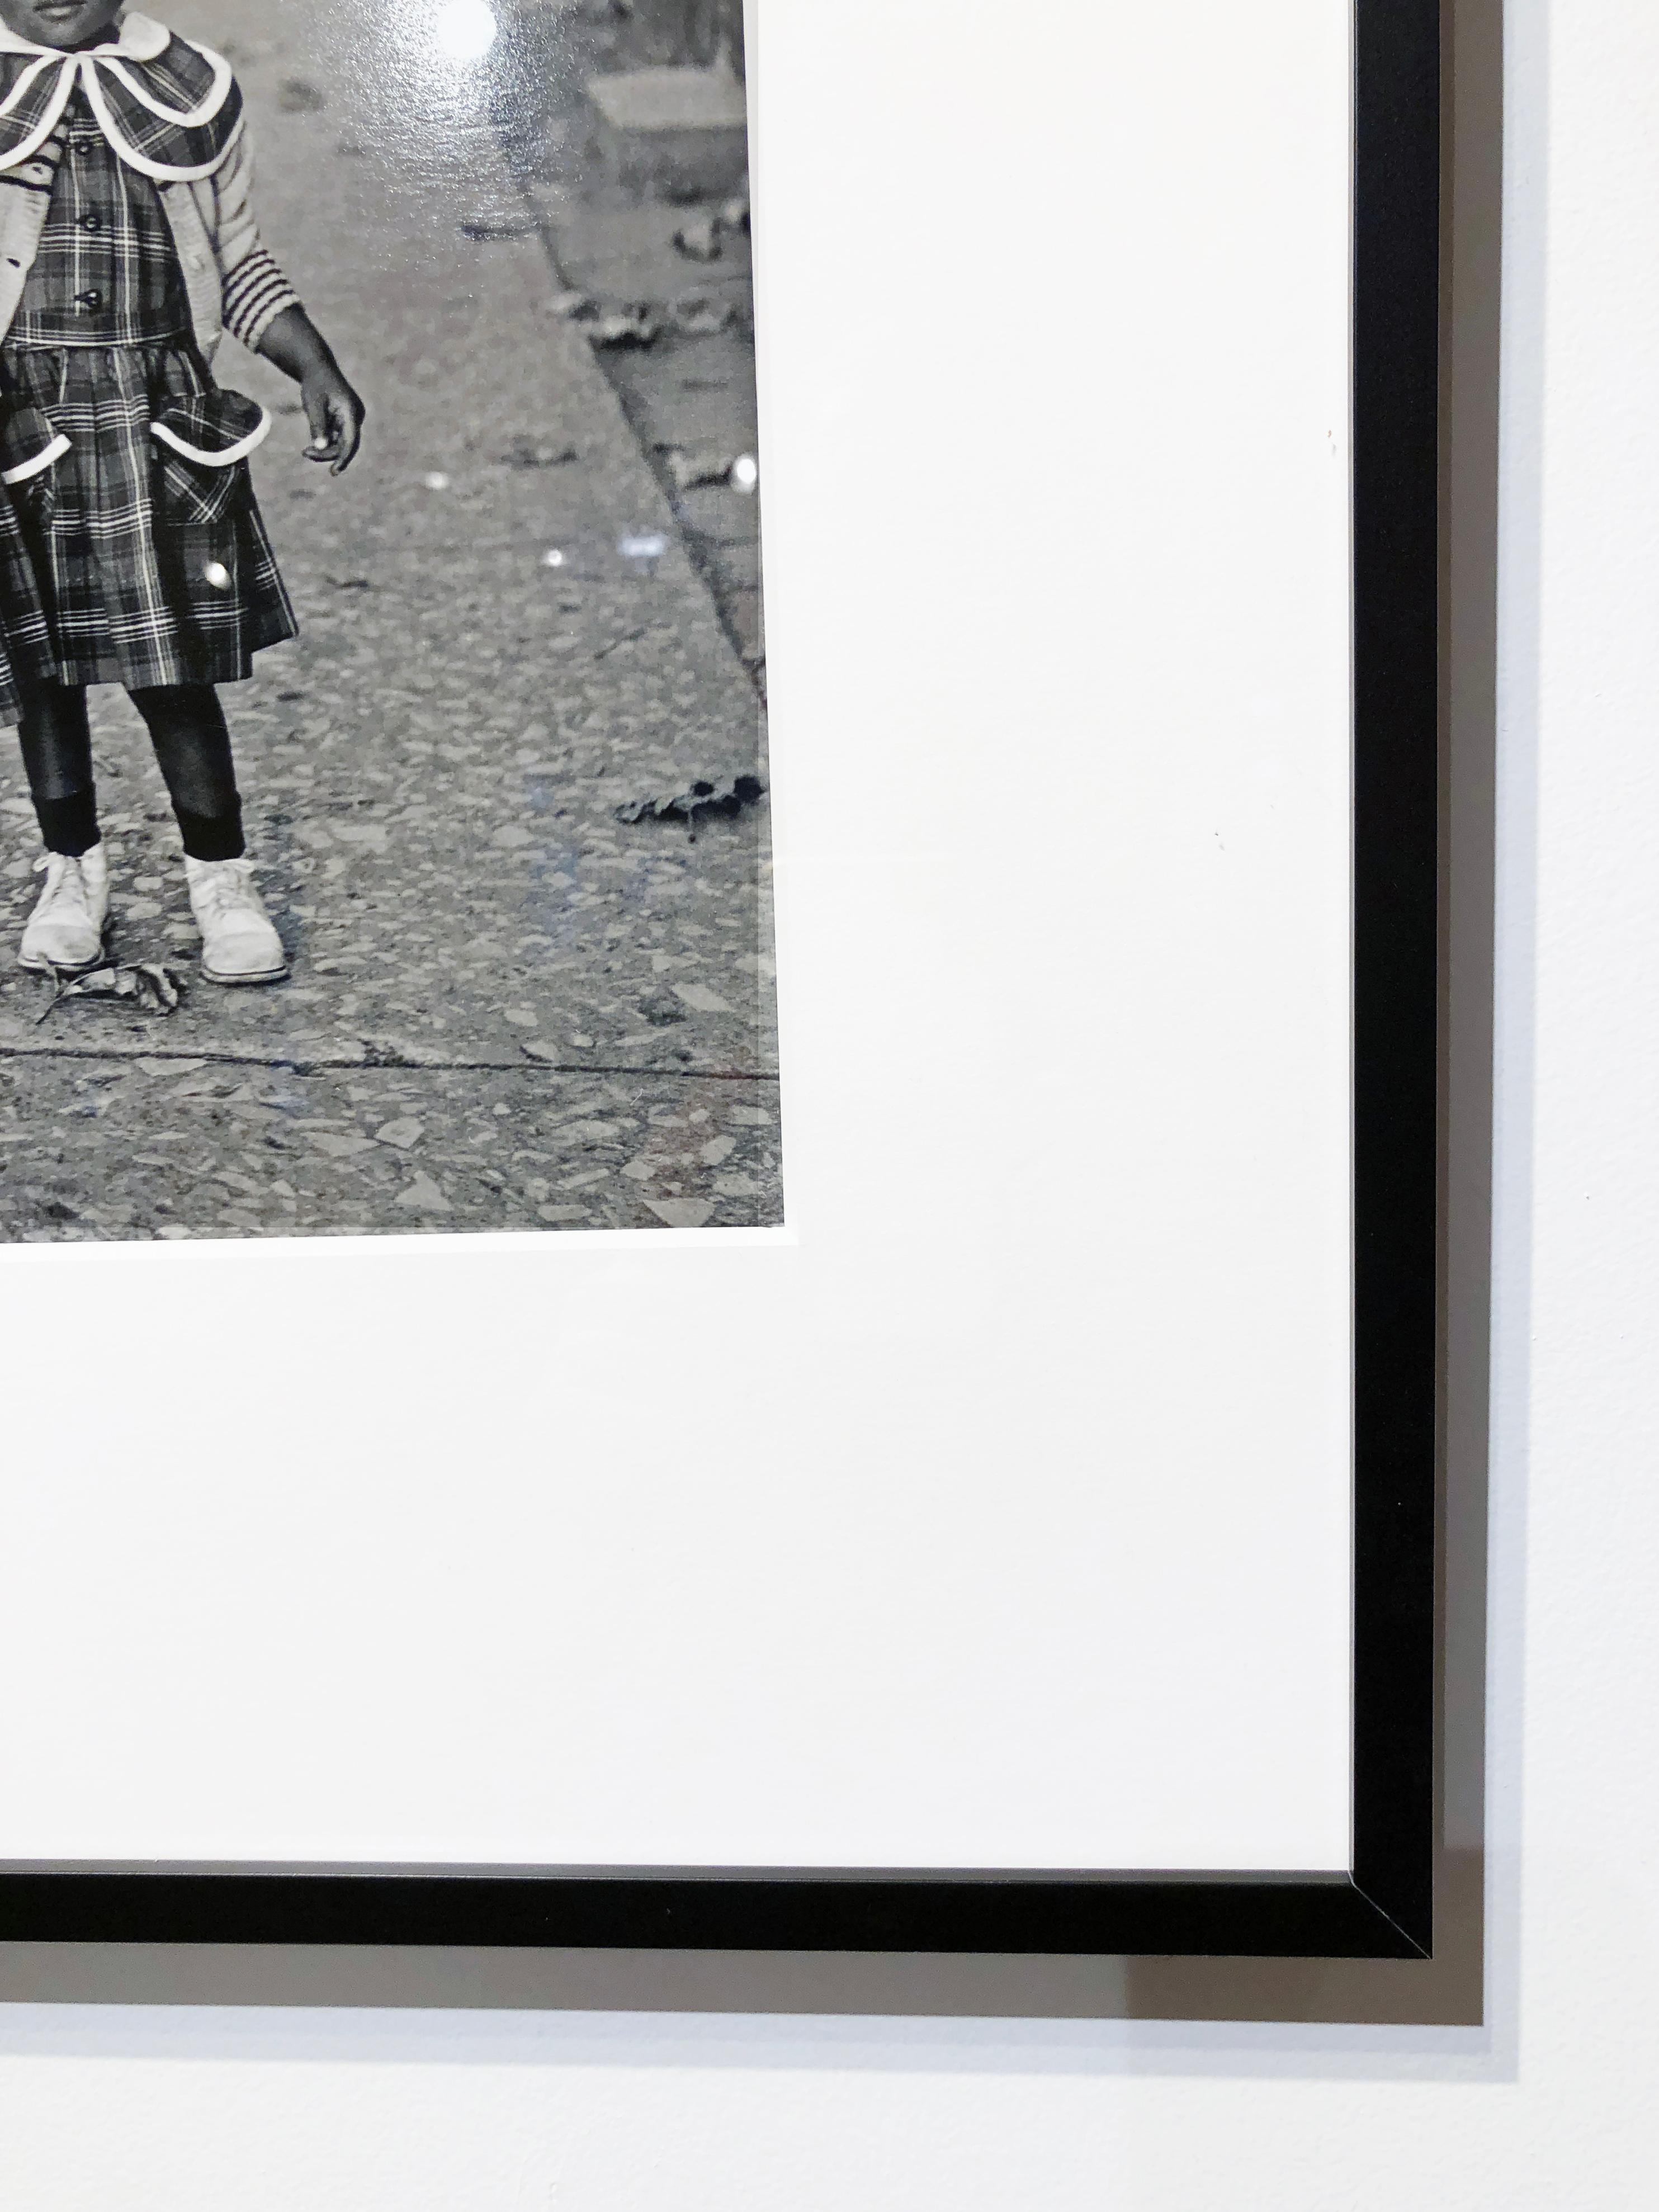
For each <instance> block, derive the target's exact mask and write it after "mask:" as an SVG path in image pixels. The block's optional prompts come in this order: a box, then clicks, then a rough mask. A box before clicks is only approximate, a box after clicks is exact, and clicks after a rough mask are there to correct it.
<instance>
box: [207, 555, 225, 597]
mask: <svg viewBox="0 0 1659 2212" xmlns="http://www.w3.org/2000/svg"><path fill="white" fill-rule="evenodd" d="M202 574H203V575H204V577H205V578H206V579H207V580H208V582H209V583H210V584H211V585H212V586H213V588H214V590H215V591H216V592H228V590H229V589H230V571H229V569H228V568H226V566H225V564H224V562H222V561H210V562H208V564H207V566H206V568H204V569H203V571H202Z"/></svg>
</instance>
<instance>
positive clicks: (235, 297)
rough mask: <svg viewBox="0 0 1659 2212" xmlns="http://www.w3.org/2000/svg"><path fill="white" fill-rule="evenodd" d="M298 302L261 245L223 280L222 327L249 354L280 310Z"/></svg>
mask: <svg viewBox="0 0 1659 2212" xmlns="http://www.w3.org/2000/svg"><path fill="white" fill-rule="evenodd" d="M299 304H300V295H299V294H298V293H297V292H296V291H295V289H294V287H293V286H292V285H291V284H290V283H289V281H288V279H287V277H286V276H283V272H282V270H280V269H279V268H278V267H277V266H276V263H275V262H274V261H273V260H272V259H271V258H270V254H269V253H267V252H266V251H265V249H264V246H258V247H256V248H255V250H254V251H253V252H252V253H250V254H249V255H248V257H247V258H246V260H245V261H239V262H238V263H237V264H236V266H235V268H234V269H233V270H231V272H230V274H229V276H228V277H226V279H225V292H224V302H223V307H222V313H223V316H224V322H225V328H226V329H227V330H228V331H229V332H230V334H231V336H232V337H234V338H240V340H241V342H242V343H243V344H244V345H245V346H246V348H247V349H248V351H249V352H250V353H252V351H253V349H254V348H255V347H256V346H257V345H258V343H259V341H260V339H261V338H262V337H264V334H265V332H266V331H268V330H269V329H270V325H272V324H273V323H274V322H275V321H276V318H277V316H278V315H280V314H281V313H283V309H284V308H285V307H298V306H299Z"/></svg>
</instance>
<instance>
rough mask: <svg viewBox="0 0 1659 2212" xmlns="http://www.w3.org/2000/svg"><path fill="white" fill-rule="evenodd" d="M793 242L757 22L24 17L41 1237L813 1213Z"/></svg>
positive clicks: (23, 755)
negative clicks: (801, 936)
mask: <svg viewBox="0 0 1659 2212" xmlns="http://www.w3.org/2000/svg"><path fill="white" fill-rule="evenodd" d="M161 5H162V0H158V6H161ZM750 239H751V223H750V197H749V170H748V135H747V127H746V88H745V60H744V27H743V15H742V9H741V5H740V0H368V4H366V5H363V6H352V7H343V6H341V5H339V4H338V0H283V4H282V5H281V6H278V7H270V6H268V5H260V4H258V0H180V4H179V6H177V7H176V8H170V9H163V13H161V14H158V15H154V16H152V15H147V14H143V13H140V12H138V11H137V10H136V9H124V8H122V7H121V6H119V5H118V4H117V0H0V325H3V330H0V483H3V487H4V489H3V494H0V725H3V726H0V880H3V883H4V885H5V888H6V892H7V896H6V899H5V901H4V905H3V911H0V925H3V927H4V928H5V929H7V930H9V932H10V933H11V935H10V939H9V941H8V942H7V943H6V944H5V945H3V946H0V1241H5V1242H9V1243H60V1242H88V1241H102V1240H147V1239H155V1238H163V1239H216V1238H227V1237H230V1238H237V1237H296V1236H298V1237H307V1236H319V1235H322V1236H340V1235H348V1236H361V1235H365V1234H377V1233H378V1234H388V1233H391V1234H407V1233H410V1232H425V1231H452V1232H453V1231H502V1230H516V1231H566V1230H604V1229H635V1228H639V1229H647V1230H655V1231H661V1230H664V1229H671V1230H697V1229H702V1228H705V1227H708V1228H716V1229H719V1228H742V1229H752V1228H757V1227H767V1226H770V1225H775V1224H777V1223H778V1222H779V1221H781V1218H782V1172H781V1137H780V1130H779V1119H778V1109H777V1053H776V1024H775V1000H774V990H775V975H776V966H775V950H774V939H773V925H772V909H771V858H770V854H771V848H770V836H769V820H770V817H769V795H770V794H769V781H770V778H769V768H768V762H767V753H766V739H765V727H764V714H765V707H764V702H765V690H766V662H765V648H764V643H763V629H762V614H761V592H760V565H759V564H760V552H759V544H760V509H761V455H760V453H759V441H758V437H757V402H756V386H755V336H754V331H755V325H754V308H753V293H752V285H751V279H750Z"/></svg>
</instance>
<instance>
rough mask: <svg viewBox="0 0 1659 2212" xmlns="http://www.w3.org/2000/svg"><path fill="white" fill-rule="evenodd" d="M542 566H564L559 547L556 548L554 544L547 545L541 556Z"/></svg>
mask: <svg viewBox="0 0 1659 2212" xmlns="http://www.w3.org/2000/svg"><path fill="white" fill-rule="evenodd" d="M542 566H543V568H563V566H564V556H563V554H562V553H561V552H560V550H559V549H558V547H557V546H556V545H550V546H549V547H548V549H547V550H546V552H545V553H544V554H543V556H542Z"/></svg>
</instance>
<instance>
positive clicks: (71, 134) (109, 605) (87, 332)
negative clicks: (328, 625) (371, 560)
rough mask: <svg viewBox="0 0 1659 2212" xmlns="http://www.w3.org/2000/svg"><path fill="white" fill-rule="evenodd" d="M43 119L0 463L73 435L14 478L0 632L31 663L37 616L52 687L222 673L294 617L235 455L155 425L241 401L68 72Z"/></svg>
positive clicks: (199, 430)
mask: <svg viewBox="0 0 1659 2212" xmlns="http://www.w3.org/2000/svg"><path fill="white" fill-rule="evenodd" d="M53 136H54V138H55V139H57V140H58V142H59V144H58V150H59V153H60V158H59V161H58V168H57V178H56V181H55V183H54V184H53V185H52V199H51V204H50V206H49V208H48V210H47V214H46V228H45V230H44V231H43V233H42V234H41V239H40V251H39V252H38V254H37V256H36V258H35V260H34V264H33V267H32V268H31V270H29V275H28V279H27V284H26V286H25V289H24V292H23V296H22V300H21V303H20V306H19V309H18V313H17V315H16V317H15V319H14V321H13V323H12V325H11V328H10V330H9V331H8V332H7V334H6V338H5V343H4V345H3V347H0V462H3V465H5V466H6V467H7V468H8V469H9V471H14V472H15V471H17V470H18V469H19V467H20V465H21V466H22V467H26V468H31V469H32V468H33V464H34V463H35V461H36V460H38V459H39V457H40V454H41V453H43V452H45V451H46V450H47V449H48V446H49V444H50V443H51V442H54V441H58V440H61V439H67V441H68V448H67V450H66V451H63V452H60V453H59V454H58V457H57V458H56V459H55V460H54V461H53V462H52V464H51V465H49V466H45V467H41V468H40V469H39V470H38V471H35V472H33V473H31V474H28V475H27V476H26V477H16V480H15V481H14V482H13V483H11V484H10V486H9V490H10V495H11V506H12V509H13V512H14V513H15V518H16V520H17V522H18V524H19V525H21V537H22V542H23V545H24V547H25V549H26V550H27V564H28V567H29V568H30V569H31V571H32V586H33V588H32V589H31V588H29V587H28V585H27V583H26V585H25V587H24V588H22V589H21V590H19V589H18V588H17V587H16V579H15V576H14V575H13V574H12V573H11V571H12V568H13V567H14V566H15V564H14V563H9V562H7V560H6V558H5V543H6V538H7V532H6V531H5V530H4V528H3V527H0V629H3V633H4V639H5V644H6V647H7V650H8V653H9V655H10V656H11V658H12V659H13V660H14V661H15V662H18V663H20V664H21V668H22V671H23V672H24V673H25V674H26V675H27V673H28V672H30V671H32V670H33V668H34V667H35V665H36V664H37V662H38V659H39V643H38V641H39V635H40V629H41V626H42V623H44V628H45V633H46V639H47V641H48V643H47V658H48V666H47V668H46V671H45V672H46V673H48V674H50V675H52V676H53V677H55V678H56V679H57V681H58V682H59V683H61V684H125V685H126V686H127V687H128V689H130V690H139V689H143V688H147V687H149V686H151V685H156V684H228V683H234V682H236V681H238V680H240V678H244V677H246V676H247V675H249V674H250V673H251V672H252V655H253V654H254V653H257V652H258V650H259V648H260V647H262V646H267V645H275V644H277V643H279V642H280V641H282V640H283V638H288V637H292V636H293V635H295V629H296V627H297V626H296V624H295V618H294V611H293V608H292V607H291V605H289V598H288V593H287V592H286V591H285V590H284V589H283V580H282V577H281V576H280V574H278V572H277V568H276V557H275V556H274V554H273V553H272V551H271V547H270V539H269V538H267V536H266V534H265V529H264V523H263V521H262V520H261V519H260V515H259V511H258V507H257V505H256V504H255V501H254V497H253V490H252V483H251V482H250V480H249V475H248V468H247V464H246V461H245V460H244V461H239V462H237V463H235V464H234V465H232V466H230V467H228V468H214V467H211V466H208V465H203V464H201V463H197V462H195V461H192V460H191V459H190V457H189V455H188V454H181V453H179V450H178V448H177V447H175V446H173V445H172V444H162V443H161V442H158V441H156V440H155V438H153V437H152V436H151V435H150V426H151V424H152V423H153V422H159V423H161V424H163V425H164V426H165V427H167V428H170V429H171V430H172V431H173V433H174V435H176V436H178V437H179V440H180V442H182V443H183V444H185V445H186V446H190V447H195V448H197V450H201V449H205V450H208V451H210V452H211V451H214V450H216V449H217V450H222V449H223V448H225V447H228V445H230V444H232V443H234V442H235V441H236V438H237V435H238V433H239V432H240V431H241V430H243V429H245V428H246V426H247V424H248V423H249V422H251V421H252V420H253V419H255V410H253V408H252V403H251V402H249V401H246V400H243V399H240V398H238V396H237V395H236V394H234V393H232V392H222V391H221V390H220V389H219V388H218V387H217V386H216V385H215V384H214V382H213V380H212V377H211V376H210V374H209V373H208V370H207V368H206V366H205V364H204V362H202V360H201V358H200V356H199V355H198V353H197V349H196V345H195V342H194V340H193V338H192V337H191V334H190V318H189V311H188V307H187V303H186V301H185V289H184V278H183V272H182V271H181V270H180V269H179V263H178V258H177V255H176V254H175V252H174V250H173V234H172V230H171V228H170V227H169V225H168V222H167V216H166V215H165V214H164V213H163V211H162V209H161V202H160V199H159V197H157V194H156V191H155V186H154V185H152V184H151V183H150V181H149V179H148V178H147V177H144V176H143V175H142V174H140V173H138V172H137V170H135V169H132V168H130V167H127V166H126V165H125V163H124V162H123V161H121V160H120V159H119V157H118V155H116V153H115V151H114V149H112V147H111V146H110V144H109V143H108V141H107V140H106V138H105V137H104V135H103V133H102V131H100V129H99V128H98V125H97V124H96V122H95V121H94V118H93V116H92V113H91V111H90V109H89V108H88V106H87V104H86V100H85V97H84V95H83V94H82V93H81V92H80V91H79V90H78V89H77V90H76V94H75V96H74V98H73V99H72V100H71V101H70V105H69V106H68V107H67V109H66V110H65V112H64V115H63V117H62V118H61V119H60V121H59V123H58V127H57V131H55V132H54V134H53ZM8 519H9V518H8ZM4 706H5V699H4V695H3V686H0V711H3V708H4Z"/></svg>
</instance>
